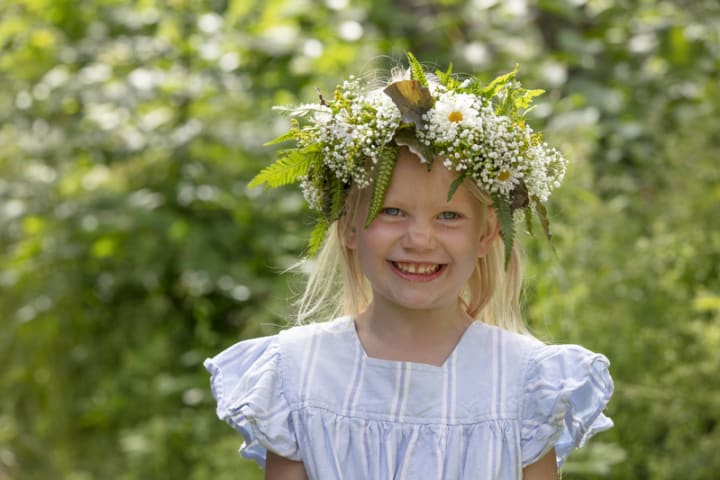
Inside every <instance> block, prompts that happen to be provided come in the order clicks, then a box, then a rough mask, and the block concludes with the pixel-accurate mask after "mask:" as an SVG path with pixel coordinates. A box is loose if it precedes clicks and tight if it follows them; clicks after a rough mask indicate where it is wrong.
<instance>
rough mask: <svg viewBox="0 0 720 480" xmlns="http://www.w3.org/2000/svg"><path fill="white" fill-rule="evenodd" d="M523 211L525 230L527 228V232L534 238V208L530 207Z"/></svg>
mask: <svg viewBox="0 0 720 480" xmlns="http://www.w3.org/2000/svg"><path fill="white" fill-rule="evenodd" d="M523 211H524V213H525V228H527V232H528V233H529V234H530V235H531V236H534V233H533V225H532V208H530V206H529V205H528V206H527V207H525V208H524V209H523Z"/></svg>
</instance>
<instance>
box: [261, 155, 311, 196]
mask: <svg viewBox="0 0 720 480" xmlns="http://www.w3.org/2000/svg"><path fill="white" fill-rule="evenodd" d="M318 154H319V153H317V152H315V153H314V154H313V152H304V151H302V150H289V151H288V152H287V154H286V156H284V157H281V158H279V159H278V160H276V161H275V162H274V163H272V164H271V165H268V166H267V167H265V168H263V169H262V170H261V171H260V173H258V174H257V175H256V176H255V177H254V178H253V179H252V180H250V183H249V184H248V187H250V188H252V187H257V186H258V185H262V184H266V188H277V187H280V186H283V185H287V184H290V183H294V182H295V181H297V179H298V177H301V176H303V175H306V174H307V172H308V170H309V169H310V165H311V164H312V162H313V159H314V157H315V156H316V155H318Z"/></svg>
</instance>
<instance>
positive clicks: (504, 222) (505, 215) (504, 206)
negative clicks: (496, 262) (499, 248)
mask: <svg viewBox="0 0 720 480" xmlns="http://www.w3.org/2000/svg"><path fill="white" fill-rule="evenodd" d="M492 199H493V207H495V214H496V215H497V218H498V222H500V235H501V236H502V239H503V243H504V244H505V268H506V269H507V266H508V262H510V255H511V254H512V246H513V240H514V237H515V225H514V223H513V214H512V209H511V208H510V205H509V204H508V202H507V200H506V199H505V198H503V197H502V196H501V195H499V194H497V193H496V194H494V195H493V196H492Z"/></svg>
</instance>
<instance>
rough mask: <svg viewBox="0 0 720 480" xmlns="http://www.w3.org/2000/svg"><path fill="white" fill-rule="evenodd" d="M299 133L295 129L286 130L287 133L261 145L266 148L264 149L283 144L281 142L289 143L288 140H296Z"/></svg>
mask: <svg viewBox="0 0 720 480" xmlns="http://www.w3.org/2000/svg"><path fill="white" fill-rule="evenodd" d="M299 131H300V130H298V129H297V128H291V129H290V130H288V131H287V132H285V133H283V134H282V135H280V136H279V137H277V138H274V139H272V140H269V141H267V142H265V143H263V145H264V146H266V147H269V146H270V145H277V144H278V143H283V142H287V141H290V140H296V139H297V134H298V132H299Z"/></svg>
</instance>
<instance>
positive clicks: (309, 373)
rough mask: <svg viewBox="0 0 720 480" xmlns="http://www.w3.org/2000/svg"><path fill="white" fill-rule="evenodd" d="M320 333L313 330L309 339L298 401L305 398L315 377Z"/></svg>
mask: <svg viewBox="0 0 720 480" xmlns="http://www.w3.org/2000/svg"><path fill="white" fill-rule="evenodd" d="M319 343H320V335H318V334H317V332H313V335H312V340H311V341H310V348H308V350H307V352H305V361H304V362H303V363H304V365H305V371H303V379H302V384H301V386H300V401H305V400H306V399H307V393H308V391H309V390H310V385H311V384H312V381H313V379H314V377H315V362H316V361H317V357H318V355H317V352H318V350H319V345H318V344H319Z"/></svg>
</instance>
